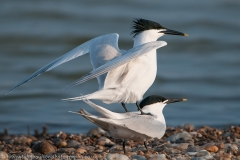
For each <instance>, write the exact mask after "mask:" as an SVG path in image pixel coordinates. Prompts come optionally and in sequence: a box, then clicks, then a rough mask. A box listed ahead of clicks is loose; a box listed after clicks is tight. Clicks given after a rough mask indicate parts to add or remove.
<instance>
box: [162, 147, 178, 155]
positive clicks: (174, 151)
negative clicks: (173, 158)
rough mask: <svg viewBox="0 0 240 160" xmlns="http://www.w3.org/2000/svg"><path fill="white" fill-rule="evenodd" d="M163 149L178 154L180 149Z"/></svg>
mask: <svg viewBox="0 0 240 160" xmlns="http://www.w3.org/2000/svg"><path fill="white" fill-rule="evenodd" d="M164 151H165V152H166V153H168V154H179V153H181V151H180V150H178V149H174V148H164Z"/></svg>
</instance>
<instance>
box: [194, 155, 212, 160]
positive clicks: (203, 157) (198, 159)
mask: <svg viewBox="0 0 240 160" xmlns="http://www.w3.org/2000/svg"><path fill="white" fill-rule="evenodd" d="M207 159H213V156H212V155H208V156H202V157H194V158H193V160H207Z"/></svg>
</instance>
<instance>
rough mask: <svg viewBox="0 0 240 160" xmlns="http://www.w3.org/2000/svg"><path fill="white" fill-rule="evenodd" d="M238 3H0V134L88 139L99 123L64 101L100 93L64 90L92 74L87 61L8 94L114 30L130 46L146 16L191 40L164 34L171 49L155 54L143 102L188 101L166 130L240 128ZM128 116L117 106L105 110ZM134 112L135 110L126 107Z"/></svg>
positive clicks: (170, 115) (169, 112) (170, 110)
mask: <svg viewBox="0 0 240 160" xmlns="http://www.w3.org/2000/svg"><path fill="white" fill-rule="evenodd" d="M239 14H240V2H239V1H235V0H229V1H224V0H213V1H206V0H205V1H191V0H183V1H181V3H180V2H175V1H164V2H162V1H143V0H132V1H130V2H129V1H127V0H125V1H121V2H120V1H119V2H118V1H109V0H102V1H101V2H99V1H88V0H84V1H77V0H72V1H63V0H53V1H47V0H42V1H30V0H23V1H18V0H13V1H0V54H1V58H0V64H1V68H0V75H1V78H0V80H1V83H0V94H1V95H2V96H1V99H0V126H1V128H0V132H1V130H3V128H8V129H9V132H10V133H27V126H30V129H31V133H33V131H34V129H41V126H42V125H47V126H48V128H49V130H50V132H58V131H64V132H67V133H79V132H81V133H86V132H87V131H88V130H89V129H90V128H92V127H94V125H93V124H92V123H90V122H88V121H87V120H85V119H84V118H82V117H81V116H79V115H75V114H71V113H68V111H69V110H72V111H76V110H79V109H80V108H84V109H86V110H87V111H89V112H91V113H93V114H97V113H96V112H95V111H94V110H92V109H91V108H90V107H88V106H87V105H86V104H84V103H83V102H68V103H64V102H62V101H61V99H62V98H69V97H74V96H77V95H80V93H82V94H87V93H91V92H93V91H95V90H96V89H97V88H98V85H97V81H96V80H91V81H89V82H87V83H84V84H81V85H79V86H77V87H75V88H70V89H68V90H62V89H63V88H64V87H65V86H66V85H68V84H70V83H71V82H73V81H74V80H76V79H78V78H80V77H81V76H82V75H84V74H86V73H88V72H89V71H91V69H92V67H91V65H90V63H89V56H88V55H85V56H83V57H80V58H77V59H76V60H73V61H71V62H68V63H66V64H64V65H61V66H59V67H57V68H56V69H54V70H52V71H51V72H48V73H45V74H43V75H41V76H40V77H38V78H36V79H34V80H33V81H31V82H28V83H27V84H25V85H23V86H22V87H20V88H18V89H17V90H15V91H14V92H13V93H11V94H10V95H8V96H4V94H5V93H6V92H7V91H8V90H9V89H10V88H11V87H13V86H14V85H15V84H17V83H18V82H20V81H21V80H22V79H24V78H26V77H27V76H28V75H30V74H31V73H33V72H34V71H36V70H37V69H39V68H40V67H42V66H44V65H45V64H47V63H48V62H50V61H52V60H54V59H55V58H57V57H59V56H61V55H62V54H64V53H66V52H67V51H69V50H71V49H72V48H74V47H76V46H78V45H79V44H81V43H83V42H85V41H87V40H89V39H91V38H94V37H96V36H99V35H103V34H107V33H113V32H117V33H119V34H120V39H119V47H120V48H122V49H129V48H131V46H132V44H133V43H132V40H131V35H130V32H131V27H130V26H131V24H132V20H133V18H146V19H150V20H154V21H157V22H159V23H161V24H162V25H163V26H165V27H168V28H170V29H174V30H177V31H182V32H185V33H187V34H189V37H180V36H165V37H163V38H161V39H162V40H165V41H167V42H168V45H167V46H166V47H164V48H161V49H160V50H159V51H158V74H157V79H156V81H155V82H154V84H153V85H152V87H151V88H150V89H149V90H148V91H147V93H146V94H145V97H146V96H148V95H152V94H158V95H162V96H165V97H179V98H183V97H184V98H188V101H187V102H185V103H178V104H172V105H168V106H167V107H166V108H165V109H164V115H165V118H166V121H167V125H168V126H179V125H182V124H185V123H192V124H194V125H196V126H201V125H210V126H220V127H221V126H224V125H229V124H239V121H240V113H239V109H240V106H239V103H240V80H239V79H240V55H239V51H240V38H239V37H240V34H239V33H240V32H239V30H240V19H239ZM94 102H96V103H98V104H100V105H102V106H104V107H106V108H108V109H110V110H113V111H116V112H124V110H123V108H122V107H120V105H119V104H113V105H106V104H103V103H101V102H99V101H94ZM127 107H128V108H129V109H131V110H135V109H136V107H135V106H134V105H127Z"/></svg>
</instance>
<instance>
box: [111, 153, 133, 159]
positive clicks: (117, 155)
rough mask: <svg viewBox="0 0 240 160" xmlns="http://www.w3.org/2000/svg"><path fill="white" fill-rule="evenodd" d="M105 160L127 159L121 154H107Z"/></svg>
mask: <svg viewBox="0 0 240 160" xmlns="http://www.w3.org/2000/svg"><path fill="white" fill-rule="evenodd" d="M106 160H129V158H128V157H127V156H126V155H122V154H107V156H106Z"/></svg>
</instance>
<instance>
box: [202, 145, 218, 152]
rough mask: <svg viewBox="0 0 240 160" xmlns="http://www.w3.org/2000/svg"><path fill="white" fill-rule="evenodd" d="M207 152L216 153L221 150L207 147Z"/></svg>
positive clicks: (215, 147)
mask: <svg viewBox="0 0 240 160" xmlns="http://www.w3.org/2000/svg"><path fill="white" fill-rule="evenodd" d="M205 150H207V151H209V152H213V153H216V152H217V151H218V150H219V148H218V147H217V146H207V147H206V148H205Z"/></svg>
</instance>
